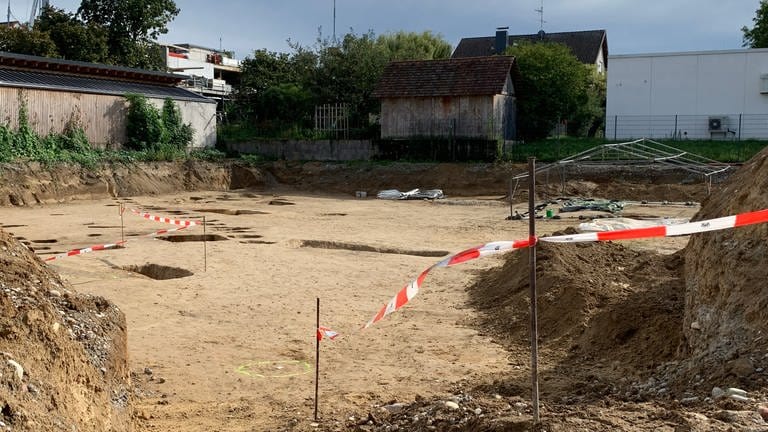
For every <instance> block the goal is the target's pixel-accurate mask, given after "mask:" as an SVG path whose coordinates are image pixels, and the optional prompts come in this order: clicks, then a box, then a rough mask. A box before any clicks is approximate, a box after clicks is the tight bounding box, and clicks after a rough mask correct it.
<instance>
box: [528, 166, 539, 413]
mask: <svg viewBox="0 0 768 432" xmlns="http://www.w3.org/2000/svg"><path fill="white" fill-rule="evenodd" d="M535 176H536V158H535V157H529V158H528V241H529V242H530V245H529V247H528V266H529V270H530V283H529V285H530V288H531V385H532V392H531V393H532V399H533V401H532V404H533V424H534V425H535V424H538V423H539V329H538V316H537V303H538V296H537V294H536V204H535V203H534V200H535V190H536V177H535Z"/></svg>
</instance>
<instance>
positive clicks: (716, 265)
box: [684, 149, 768, 387]
mask: <svg viewBox="0 0 768 432" xmlns="http://www.w3.org/2000/svg"><path fill="white" fill-rule="evenodd" d="M766 190H768V149H766V150H763V151H762V152H761V153H759V154H757V155H756V156H755V157H753V158H752V159H751V160H750V161H749V162H747V163H746V164H745V165H744V166H743V167H742V168H741V169H740V170H739V171H738V172H736V173H735V174H734V175H733V176H731V178H730V179H729V180H728V182H727V183H726V184H724V186H723V188H721V189H720V190H718V191H716V192H715V193H713V194H712V196H711V197H709V198H708V199H707V200H705V201H704V202H703V203H702V208H701V211H700V212H699V213H698V214H697V215H696V217H695V218H694V220H702V219H710V218H717V217H722V216H727V215H734V214H738V213H742V212H748V211H755V210H762V209H766V208H768V194H766ZM766 240H768V224H758V225H753V226H747V227H743V228H736V229H729V230H724V231H717V232H714V233H705V234H697V235H693V236H692V237H691V240H690V242H689V243H688V246H687V248H686V250H685V280H686V294H685V316H684V331H685V337H686V341H687V348H688V349H689V350H690V355H691V357H692V358H693V359H695V360H696V361H697V362H698V363H699V364H700V365H702V371H703V372H706V375H707V376H710V377H712V378H719V379H729V380H731V381H735V382H734V384H736V383H738V384H740V385H742V386H745V387H754V386H756V385H758V384H760V385H765V376H764V375H762V374H760V373H758V372H756V370H757V371H759V370H761V368H765V367H766V364H767V363H768V358H766V355H768V338H767V337H766V336H767V335H766V333H765V331H766V328H768V290H766V280H767V279H768V277H767V276H768V242H766ZM758 375H760V377H758Z"/></svg>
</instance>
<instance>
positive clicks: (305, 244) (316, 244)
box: [291, 240, 450, 257]
mask: <svg viewBox="0 0 768 432" xmlns="http://www.w3.org/2000/svg"><path fill="white" fill-rule="evenodd" d="M291 243H292V245H293V246H294V247H297V248H315V249H342V250H349V251H355V252H375V253H383V254H396V255H413V256H421V257H444V256H446V255H448V254H450V252H448V251H441V250H413V249H401V248H393V247H386V246H371V245H366V244H359V243H344V242H337V241H326V240H293V241H292V242H291Z"/></svg>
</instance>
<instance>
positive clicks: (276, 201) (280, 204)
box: [269, 200, 296, 206]
mask: <svg viewBox="0 0 768 432" xmlns="http://www.w3.org/2000/svg"><path fill="white" fill-rule="evenodd" d="M269 205H277V206H286V205H296V203H292V202H290V201H281V200H272V201H270V202H269Z"/></svg>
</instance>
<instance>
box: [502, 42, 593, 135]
mask: <svg viewBox="0 0 768 432" xmlns="http://www.w3.org/2000/svg"><path fill="white" fill-rule="evenodd" d="M507 54H511V55H514V56H515V58H516V61H517V65H518V69H519V70H520V76H521V78H520V80H519V81H518V82H517V86H516V93H517V96H518V116H517V123H518V135H519V136H520V137H521V138H523V139H530V140H534V139H541V138H546V137H547V135H548V134H549V132H550V131H551V130H552V128H554V127H555V125H556V124H557V123H558V121H560V120H570V119H572V118H574V117H575V116H576V115H577V113H578V112H579V109H580V107H581V106H583V105H584V104H585V103H587V101H588V100H589V91H588V90H589V82H590V75H589V70H588V69H587V68H585V67H584V65H583V64H582V63H581V62H579V60H578V59H577V58H576V57H575V56H574V55H573V54H572V53H571V51H570V49H568V47H566V46H565V45H561V44H553V43H544V42H539V43H520V44H518V45H516V46H512V47H509V48H508V49H507Z"/></svg>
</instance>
